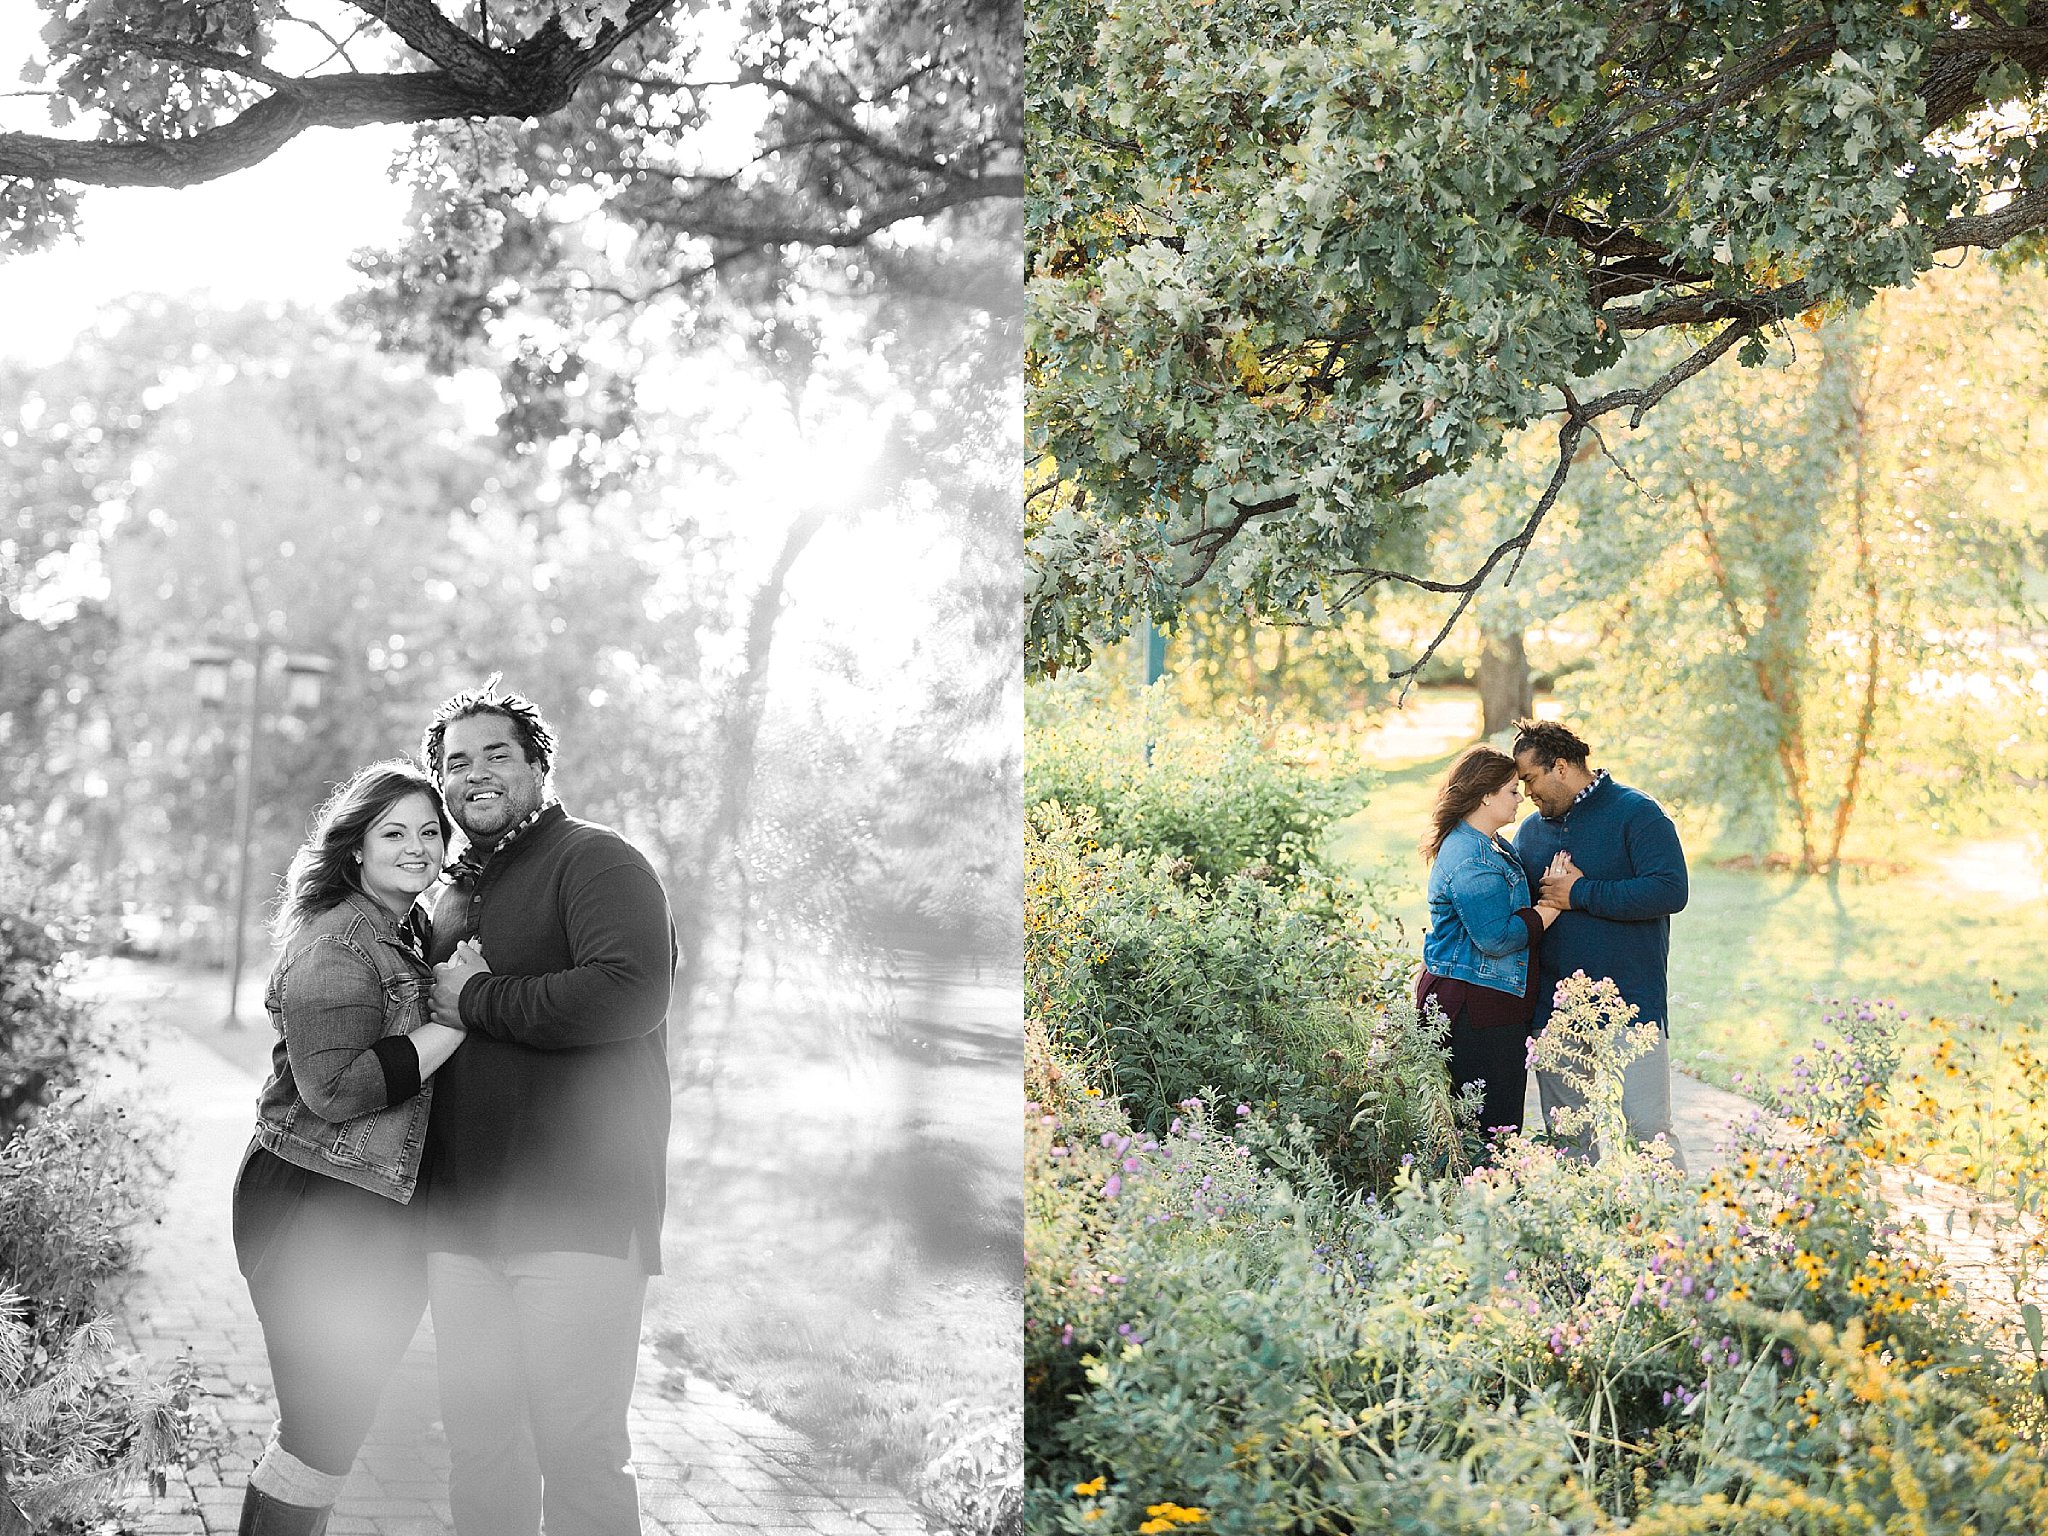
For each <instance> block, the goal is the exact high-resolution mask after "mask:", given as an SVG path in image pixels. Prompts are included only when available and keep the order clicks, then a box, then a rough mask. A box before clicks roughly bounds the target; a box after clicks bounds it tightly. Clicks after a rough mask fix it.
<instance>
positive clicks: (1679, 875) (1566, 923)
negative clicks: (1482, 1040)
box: [1515, 779, 1686, 1030]
mask: <svg viewBox="0 0 2048 1536" xmlns="http://www.w3.org/2000/svg"><path fill="white" fill-rule="evenodd" d="M1560 850H1561V851H1563V852H1565V853H1569V854H1570V855H1571V856H1572V862H1573V863H1574V864H1576V865H1578V866H1579V869H1580V871H1581V876H1580V879H1579V881H1578V883H1577V884H1575V885H1574V886H1573V887H1572V895H1571V902H1572V907H1571V910H1570V911H1569V912H1561V913H1559V914H1558V917H1557V920H1556V921H1555V922H1553V923H1552V924H1551V925H1550V929H1549V931H1548V932H1546V933H1545V934H1544V935H1543V947H1542V951H1541V956H1540V959H1539V962H1538V966H1537V978H1536V1016H1535V1018H1534V1020H1533V1021H1532V1023H1531V1025H1530V1028H1531V1029H1532V1030H1536V1029H1541V1028H1542V1027H1543V1026H1544V1025H1545V1024H1547V1023H1549V1022H1550V1008H1551V998H1552V996H1553V995H1554V994H1555V992H1556V990H1557V984H1558V982H1559V981H1560V980H1562V979H1563V978H1564V977H1566V976H1569V975H1571V974H1572V972H1574V971H1584V972H1585V973H1586V974H1587V975H1588V976H1591V977H1593V978H1594V979H1595V980H1598V979H1599V978H1600V977H1602V976H1607V977H1611V978H1612V979H1613V981H1614V984H1615V985H1616V986H1617V987H1619V988H1620V989H1621V995H1622V998H1623V999H1624V1000H1625V1001H1627V1002H1629V1003H1632V1004H1634V1005H1635V1008H1636V1010H1637V1016H1638V1017H1639V1018H1644V1019H1655V1020H1656V1021H1657V1022H1658V1023H1659V1024H1661V1025H1663V1026H1664V1027H1665V1028H1666V1029H1667V1030H1668V1029H1669V1028H1670V1026H1671V1012H1670V1007H1669V1004H1668V995H1667V988H1666V983H1665V976H1664V972H1665V966H1666V963H1667V962H1668V961H1669V959H1670V955H1671V914H1672V913H1674V912H1682V911H1684V910H1685V899H1686V880H1685V850H1684V849H1683V848H1681V847H1679V845H1678V829H1677V828H1676V827H1674V826H1673V825H1672V824H1671V818H1670V817H1669V816H1666V815H1665V814H1664V808H1663V807H1662V806H1660V805H1658V804H1657V802H1656V801H1654V800H1652V799H1651V798H1650V797H1649V796H1648V795H1646V794H1643V793H1642V792H1641V791H1640V790H1634V789H1630V788H1628V787H1627V786H1626V785H1623V784H1617V783H1615V782H1614V780H1612V779H1603V780H1601V781H1600V783H1599V784H1597V785H1596V786H1595V787H1594V788H1593V790H1592V791H1591V793H1589V794H1588V795H1587V796H1586V797H1585V799H1583V800H1581V801H1579V803H1578V804H1576V805H1574V806H1573V807H1572V808H1571V809H1570V810H1568V811H1566V812H1565V813H1564V815H1562V816H1560V817H1557V818H1556V819H1554V820H1553V819H1552V818H1551V817H1548V816H1528V817H1524V818H1523V820H1522V824H1521V826H1520V827H1518V828H1517V829H1516V831H1515V857H1516V858H1518V859H1520V860H1521V861H1522V868H1523V869H1524V870H1526V871H1527V872H1528V876H1529V889H1530V890H1531V891H1540V890H1541V889H1542V885H1543V871H1544V870H1545V869H1546V868H1548V867H1549V864H1550V861H1551V858H1552V857H1553V856H1554V855H1556V854H1557V853H1558V852H1559V851H1560Z"/></svg>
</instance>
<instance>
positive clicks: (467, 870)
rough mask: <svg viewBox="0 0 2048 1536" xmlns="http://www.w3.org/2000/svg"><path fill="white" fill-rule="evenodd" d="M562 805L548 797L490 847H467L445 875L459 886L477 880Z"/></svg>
mask: <svg viewBox="0 0 2048 1536" xmlns="http://www.w3.org/2000/svg"><path fill="white" fill-rule="evenodd" d="M561 803H562V802H561V801H559V800H557V799H556V798H555V797H554V796H553V795H548V796H547V797H546V798H545V799H543V800H542V801H541V803H540V804H539V805H537V806H535V807H534V808H533V811H532V813H531V814H530V815H528V816H527V817H526V819H525V820H523V821H521V822H520V823H519V824H518V825H517V826H515V827H510V828H508V829H506V832H505V835H504V836H503V837H501V838H499V839H498V840H497V841H496V842H495V843H493V844H491V846H490V847H488V848H483V849H479V848H478V847H477V846H476V845H475V844H474V843H471V844H470V845H468V846H467V847H465V848H464V849H463V850H462V852H461V853H460V854H458V855H457V856H456V857H455V858H453V859H451V860H450V861H449V863H448V867H447V868H446V869H445V870H444V871H443V873H444V874H446V875H447V877H448V878H449V879H450V880H452V881H453V882H454V883H455V884H457V885H464V884H467V883H468V882H470V881H472V880H474V879H476V878H477V877H478V876H479V875H481V874H482V873H483V872H484V867H485V866H486V865H487V864H489V863H490V862H491V860H493V859H495V858H498V857H499V856H501V855H502V854H503V853H504V852H505V850H506V849H507V848H510V847H511V846H512V845H513V844H514V843H516V842H518V841H519V839H520V838H521V837H523V836H525V835H526V833H527V832H528V831H529V830H530V829H531V828H532V826H533V824H534V823H535V822H537V821H539V820H540V819H541V817H543V816H545V815H547V813H548V812H549V811H551V810H553V809H555V807H556V806H558V805H560V804H561Z"/></svg>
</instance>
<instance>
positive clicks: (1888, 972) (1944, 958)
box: [1330, 695, 2048, 1090]
mask: <svg viewBox="0 0 2048 1536" xmlns="http://www.w3.org/2000/svg"><path fill="white" fill-rule="evenodd" d="M1411 708H1412V709H1417V710H1419V711H1421V712H1423V714H1424V721H1423V722H1421V723H1418V724H1417V725H1415V726H1411V727H1410V728H1408V729H1407V730H1405V731H1404V732H1403V733H1402V735H1401V736H1400V737H1398V738H1395V741H1396V744H1397V751H1396V752H1388V753H1384V754H1376V756H1377V757H1378V758H1379V761H1380V763H1381V766H1382V769H1383V772H1384V775H1385V777H1384V779H1383V780H1382V782H1381V784H1380V786H1379V788H1378V789H1377V790H1376V791H1375V792H1374V793H1373V795H1372V798H1371V800H1370V802H1369V803H1368V804H1367V806H1366V807H1365V809H1364V810H1362V811H1360V812H1358V813H1357V814H1356V815H1353V816H1352V817H1350V818H1348V819H1347V820H1345V821H1343V822H1341V823H1339V824H1338V826H1337V827H1336V828H1334V829H1333V831H1332V833H1331V840H1330V849H1331V851H1332V852H1333V853H1334V855H1335V856H1336V858H1337V859H1338V860H1340V861H1341V862H1343V863H1345V864H1348V865H1350V866H1351V867H1352V868H1354V869H1357V870H1358V871H1359V872H1361V873H1363V874H1368V875H1377V876H1378V877H1379V880H1380V884H1381V889H1382V892H1383V894H1384V895H1385V896H1386V897H1387V898H1388V899H1389V902H1390V906H1391V910H1392V911H1393V913H1394V915H1396V916H1397V917H1399V918H1400V919H1401V921H1402V922H1403V924H1404V925H1405V926H1406V928H1407V930H1408V933H1409V936H1410V938H1411V939H1412V941H1413V943H1414V945H1415V948H1416V951H1417V953H1418V955H1419V954H1420V951H1421V944H1422V929H1423V927H1424V925H1425V923H1426V918H1427V913H1426V908H1425V904H1424V901H1423V883H1424V879H1425V875H1426V871H1425V869H1424V866H1423V865H1422V863H1421V862H1420V860H1419V859H1418V858H1417V857H1416V854H1415V841H1416V838H1417V837H1418V835H1419V834H1420V833H1421V831H1422V828H1423V826H1424V825H1425V823H1426V820H1427V818H1428V814H1429V806H1430V803H1431V801H1432V799H1433V797H1434V794H1435V789H1436V785H1437V784H1438V783H1439V782H1440V781H1441V780H1442V777H1443V774H1444V770H1445V769H1446V768H1447V767H1448V766H1449V764H1450V761H1451V759H1452V758H1453V757H1455V756H1456V755H1457V753H1458V751H1459V750H1461V749H1462V747H1463V745H1464V744H1465V742H1467V741H1468V740H1470V732H1471V730H1472V729H1473V728H1474V727H1473V724H1472V722H1475V721H1476V713H1475V712H1474V711H1472V710H1471V709H1470V708H1469V707H1467V708H1462V709H1461V708H1459V707H1456V696H1455V695H1436V696H1431V695H1421V696H1419V699H1418V703H1417V705H1414V706H1411ZM1432 721H1433V723H1434V724H1435V726H1436V729H1435V730H1434V731H1431V730H1430V729H1428V728H1427V724H1428V723H1429V722H1432ZM1418 748H1419V749H1420V750H1421V751H1422V752H1423V753H1424V754H1425V755H1420V756H1417V755H1412V754H1413V753H1414V752H1415V750H1416V749H1418ZM1398 749H1406V750H1398ZM1594 761H1595V762H1596V763H1598V762H1599V758H1598V755H1597V754H1596V755H1595V759H1594ZM1618 776H1619V777H1622V778H1623V779H1624V781H1626V773H1625V772H1622V773H1619V774H1618ZM1679 830H1680V834H1681V836H1682V837H1683V838H1684V839H1685V843H1686V847H1687V850H1688V853H1689V855H1690V857H1691V883H1692V899H1691V901H1690V903H1689V904H1688V905H1687V907H1686V909H1685V911H1684V912H1682V913H1680V914H1679V915H1678V916H1677V917H1676V918H1674V919H1673V920H1672V932H1671V951H1672V953H1671V1011H1672V1026H1673V1028H1672V1034H1671V1042H1672V1054H1673V1059H1674V1062H1675V1064H1676V1065H1677V1066H1679V1067H1680V1068H1681V1069H1682V1070H1685V1071H1688V1072H1692V1073H1695V1074H1696V1075H1698V1076H1700V1077H1702V1078H1705V1079H1706V1080H1707V1081H1709V1082H1712V1083H1716V1084H1718V1085H1720V1086H1722V1087H1733V1088H1736V1089H1738V1090H1740V1089H1741V1088H1742V1086H1743V1084H1742V1083H1741V1082H1739V1081H1737V1074H1741V1075H1742V1076H1743V1077H1745V1078H1747V1079H1750V1080H1751V1081H1754V1080H1756V1079H1758V1078H1767V1079H1773V1078H1779V1077H1782V1076H1783V1074H1784V1071H1785V1069H1786V1068H1787V1066H1788V1064H1789V1062H1790V1060H1791V1058H1792V1056H1793V1055H1795V1054H1796V1053H1797V1052H1799V1051H1800V1050H1801V1049H1802V1048H1804V1047H1805V1046H1806V1045H1807V1044H1808V1043H1809V1042H1810V1041H1811V1040H1812V1038H1813V1037H1814V1035H1815V1033H1816V1032H1817V1030H1818V1029H1819V1028H1820V1023H1821V1017H1822V1015H1823V1014H1824V1013H1825V1012H1826V1011H1827V1009H1826V1007H1825V1002H1826V1000H1827V999H1831V998H1839V999H1845V1000H1846V999H1849V998H1870V999H1886V1000H1890V1001H1892V1002H1895V1003H1897V1004H1898V1005H1899V1006H1901V1007H1902V1008H1904V1009H1905V1011H1906V1013H1907V1015H1908V1016H1909V1018H1910V1019H1912V1020H1917V1021H1924V1020H1926V1019H1927V1017H1928V1016H1929V1015H1939V1016H1941V1017H1944V1018H1947V1019H1951V1020H1962V1019H1965V1018H1971V1019H1987V1018H1990V1017H1992V1016H1993V1015H1994V1013H1995V1014H1996V1016H1997V1017H1998V1018H1999V1019H2000V1020H2001V1021H2009V1020H2015V1019H2018V1020H2025V1019H2033V1020H2037V1021H2038V1020H2039V1019H2040V1018H2041V1017H2042V1012H2041V1004H2042V1001H2043V999H2044V998H2048V945H2044V944H2043V942H2042V938H2043V934H2044V931H2048V927H2044V921H2043V920H2044V918H2048V903H2044V902H2043V901H2042V899H2041V898H2040V895H2039V892H2038V883H2037V882H2036V881H2034V880H2033V878H2032V872H2031V871H2030V870H2014V871H2013V873H2014V874H2015V876H2016V877H2017V885H2018V888H2019V889H2020V890H2021V891H2023V892H2024V894H2022V895H2019V896H2003V895H1999V894H1996V893H1994V892H1992V891H1988V890H1983V889H1973V888H1971V887H1972V886H1977V885H1982V884H1988V883H1990V881H1991V879H1993V878H1995V877H1996V875H1997V873H1998V871H1997V869H1996V868H1995V865H1996V863H1997V861H1998V860H1999V859H2001V858H2007V857H2013V856H2014V854H2013V853H2012V852H2011V851H2010V849H2009V848H2007V847H2005V846H2001V847H1997V848H1989V849H1987V845H1984V844H1970V843H1965V842H1962V841H1960V840H1957V839H1953V838H1950V839H1945V840H1936V841H1932V842H1930V843H1928V844H1927V845H1926V846H1924V847H1921V848H1919V849H1917V850H1916V852H1917V853H1918V855H1919V858H1920V860H1921V861H1922V862H1921V863H1920V864H1919V865H1918V866H1917V867H1915V868H1913V869H1911V870H1909V871H1907V872H1905V873H1901V874H1896V875H1892V876H1890V877H1888V878H1870V877H1865V876H1849V877H1845V878H1843V879H1841V880H1839V881H1837V882H1834V883H1830V882H1827V881H1823V880H1817V879H1812V878H1801V877H1797V876H1793V875H1789V874H1780V873H1766V872H1761V871H1756V870H1747V869H1739V868H1727V867H1723V866H1718V865H1715V864H1714V863H1712V862H1711V861H1710V859H1709V858H1707V857H1703V856H1702V854H1701V852H1700V850H1702V849H1705V848H1707V846H1708V838H1707V835H1706V829H1705V828H1704V826H1702V825H1688V824H1687V822H1686V821H1685V820H1683V819H1681V820H1680V823H1679ZM1958 861H1963V862H1964V863H1969V864H1973V865H1974V867H1975V869H1976V870H1977V872H1978V874H1979V875H1980V876H1982V877H1983V878H1979V879H1973V880H1968V881H1964V880H1959V879H1958V878H1957V877H1956V875H1955V873H1954V871H1955V870H1956V869H1957V868H1958V867H1959V865H1958ZM1987 864H1988V865H1991V866H1994V867H1992V868H1991V869H1989V870H1988V872H1987V871H1986V868H1985V866H1986V865H1987ZM1993 981H1996V982H1997V983H1999V985H2000V986H2001V987H2002V988H2003V989H2005V990H2006V991H2009V992H2017V993H2018V994H2019V1000H2018V1002H2017V1003H2016V1004H2015V1005H2014V1007H2013V1008H2012V1009H2011V1010H2006V1009H2002V1008H1995V1006H1994V1004H1993V1002H1992V997H1991V983H1992V982H1993ZM2004 1027H2013V1026H2012V1025H2010V1024H2005V1025H2004ZM2035 1028H2036V1029H2037V1030H2038V1029H2039V1028H2040V1025H2039V1024H2038V1023H2037V1024H2036V1025H2035ZM1909 1043H1910V1042H1909Z"/></svg>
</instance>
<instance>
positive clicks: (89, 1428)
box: [0, 815, 191, 1529]
mask: <svg viewBox="0 0 2048 1536" xmlns="http://www.w3.org/2000/svg"><path fill="white" fill-rule="evenodd" d="M82 914H83V908H82V906H81V905H79V904H78V903H77V902H75V901H74V900H72V899H70V897H69V896H68V895H67V893H66V892H65V891H64V890H63V888H62V886H61V884H60V883H59V882H58V881H57V880H56V879H55V878H54V877H53V875H52V873H51V870H50V867H49V865H48V863H47V862H46V861H45V860H44V859H43V858H42V857H41V856H40V851H39V848H38V846H37V843H36V840H35V839H33V838H32V837H30V836H29V835H28V834H27V832H26V831H25V829H24V828H23V827H22V826H21V825H20V824H19V822H18V821H17V820H15V819H14V818H12V817H10V816H5V815H0V1450H4V1454H5V1456H6V1458H7V1462H6V1470H7V1473H8V1478H9V1483H10V1492H11V1496H12V1497H13V1498H14V1499H15V1501H16V1502H18V1504H19V1505H20V1507H21V1509H22V1510H23V1511H25V1512H26V1514H27V1515H28V1516H29V1517H30V1518H31V1519H32V1520H33V1522H34V1524H35V1528H38V1529H40V1528H42V1527H43V1526H44V1524H45V1523H46V1522H48V1521H51V1520H55V1519H58V1518H60V1517H68V1518H73V1519H79V1518H83V1517H85V1516H87V1515H89V1514H91V1513H92V1512H94V1511H95V1510H97V1509H98V1508H99V1507H100V1505H102V1504H103V1503H104V1501H105V1499H106V1498H107V1496H108V1495H109V1494H110V1493H111V1492H113V1491H114V1489H115V1488H116V1487H117V1486H118V1484H119V1483H120V1482H121V1481H122V1480H124V1479H125V1478H127V1477H129V1476H131V1475H133V1474H135V1473H137V1472H139V1471H144V1470H147V1469H149V1468H152V1467H156V1466H160V1465H161V1464H162V1463H163V1462H165V1461H167V1460H170V1459H173V1458H174V1457H175V1455H176V1454H177V1451H178V1447H179V1443H180V1440H181V1437H182V1435H183V1434H184V1433H185V1431H186V1429H187V1428H188V1427H189V1426H188V1425H187V1422H186V1419H185V1416H184V1415H185V1407H186V1402H187V1396H188V1394H189V1388H190V1384H191V1371H190V1368H189V1367H182V1368H179V1369H177V1370H174V1371H173V1372H172V1373H171V1375H170V1377H169V1378H168V1379H167V1380H165V1381H162V1382H158V1383H154V1384H152V1383H151V1382H150V1380H149V1379H148V1376H147V1373H146V1372H145V1371H144V1369H143V1367H142V1364H141V1361H140V1360H139V1359H138V1358H136V1357H132V1356H119V1355H116V1354H115V1353H114V1350H113V1340H112V1334H111V1332H110V1330H109V1328H108V1326H107V1324H106V1321H105V1319H104V1318H102V1317H101V1316H100V1315H99V1312H98V1304H99V1302H100V1300H101V1299H102V1290H103V1287H104V1286H105V1285H106V1284H107V1282H109V1281H111V1280H113V1279H114V1278H115V1277H117V1276H118V1275H119V1274H120V1273H121V1272H122V1271H123V1270H124V1269H126V1268H127V1266H128V1264H129V1263H130V1261H131V1259H132V1257H133V1248H132V1244H131V1237H130V1234H131V1232H132V1229H133V1228H134V1226H135V1224H136V1223H138V1222H139V1221H141V1220H143V1219H145V1218H146V1217H147V1216H148V1215H149V1214H150V1213H151V1212H152V1211H153V1210H154V1209H155V1206H156V1203H157V1200H158V1198H159V1196H160V1195H161V1192H162V1188H163V1184H164V1181H165V1178H166V1176H167V1171H168V1170H167V1169H166V1168H165V1167H164V1166H163V1164H162V1162H161V1161H160V1159H159V1158H158V1157H157V1156H156V1154H155V1153H154V1151H153V1150H152V1147H153V1146H160V1145H161V1144H162V1142H163V1139H164V1138H163V1134H162V1129H161V1127H141V1126H138V1125H137V1124H136V1123H135V1121H134V1119H133V1117H131V1116H130V1114H129V1113H128V1111H126V1110H125V1109H122V1108H119V1107H115V1106H111V1105H106V1104H101V1103H98V1102H96V1101H94V1100H93V1099H91V1098H90V1097H88V1096H87V1095H86V1094H84V1093H82V1092H81V1091H80V1090H79V1089H78V1087H77V1084H78V1083H79V1082H80V1080H81V1079H82V1078H83V1077H84V1075H85V1073H86V1070H87V1068H88V1066H89V1065H91V1064H92V1063H94V1062H95V1061H98V1060H104V1058H105V1057H106V1056H107V1055H108V1054H109V1053H110V1052H112V1051H114V1050H115V1048H116V1042H115V1041H114V1039H113V1038H112V1035H111V1031H110V1028H109V1026H108V1024H107V1023H106V1022H105V1020H104V1019H103V1018H102V1016H101V1015H100V1014H99V1013H98V1012H97V1011H96V1010H95V1009H93V1008H92V1007H90V1006H88V1005H87V1004H85V1003H83V1002H81V1001H80V1000H79V999H78V998H77V997H76V996H75V995H74V994H73V993H72V991H70V990H69V986H70V983H71V981H72V980H73V974H74V973H73V965H74V962H75V959H76V956H77V950H78V946H79V945H80V944H81V943H82V942H83V940H84V939H85V938H86V935H87V930H88V928H89V924H88V922H87V921H86V919H85V918H84V916H83V915H82ZM7 1515H8V1511H7V1510H5V1509H4V1508H0V1524H4V1523H5V1520H6V1518H7Z"/></svg>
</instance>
